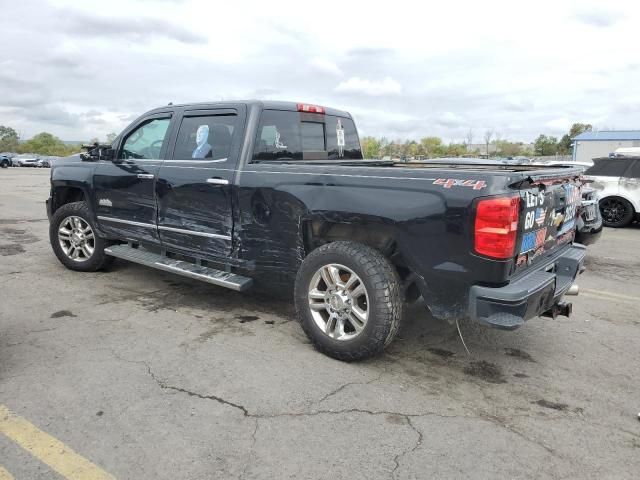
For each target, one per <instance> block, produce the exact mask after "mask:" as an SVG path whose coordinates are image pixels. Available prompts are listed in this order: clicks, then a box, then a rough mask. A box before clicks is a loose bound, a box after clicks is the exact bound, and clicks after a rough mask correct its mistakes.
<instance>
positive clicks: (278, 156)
mask: <svg viewBox="0 0 640 480" xmlns="http://www.w3.org/2000/svg"><path fill="white" fill-rule="evenodd" d="M253 159H254V160H341V159H345V160H353V159H362V149H361V148H360V141H359V140H358V133H357V131H356V127H355V125H354V124H353V120H351V119H350V118H345V117H337V116H334V115H322V114H316V113H300V112H291V111H281V110H264V111H263V112H262V117H261V118H260V125H259V126H258V135H257V138H256V146H255V149H254V152H253Z"/></svg>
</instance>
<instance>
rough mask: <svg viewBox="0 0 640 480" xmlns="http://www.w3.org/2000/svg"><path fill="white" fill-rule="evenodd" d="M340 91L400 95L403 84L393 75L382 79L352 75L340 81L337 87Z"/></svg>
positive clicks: (375, 95)
mask: <svg viewBox="0 0 640 480" xmlns="http://www.w3.org/2000/svg"><path fill="white" fill-rule="evenodd" d="M335 91H336V92H338V93H355V94H360V95H369V96H372V97H377V96H381V95H398V94H400V93H402V85H400V84H399V83H398V82H396V81H395V80H394V79H393V78H391V77H385V78H383V79H382V80H377V81H376V80H368V79H366V78H360V77H351V78H350V79H349V80H346V81H344V82H340V83H339V84H338V86H337V87H336V88H335Z"/></svg>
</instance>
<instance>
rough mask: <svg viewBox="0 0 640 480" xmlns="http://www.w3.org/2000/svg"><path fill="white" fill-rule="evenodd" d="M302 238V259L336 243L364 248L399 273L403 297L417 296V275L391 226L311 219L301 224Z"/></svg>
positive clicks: (418, 292) (418, 291) (411, 297)
mask: <svg viewBox="0 0 640 480" xmlns="http://www.w3.org/2000/svg"><path fill="white" fill-rule="evenodd" d="M302 237H303V238H302V240H303V245H304V252H305V253H304V255H305V257H306V256H307V255H308V254H309V253H311V252H312V251H313V250H315V249H317V248H318V247H320V246H322V245H325V244H327V243H332V242H337V241H349V242H357V243H361V244H363V245H367V246H368V247H371V248H373V249H375V250H377V251H379V252H380V253H382V254H383V255H384V256H385V257H387V258H388V259H389V261H390V262H391V264H392V265H393V266H394V268H395V269H396V271H397V272H398V275H399V277H400V279H401V281H402V283H403V287H404V290H405V295H406V296H407V297H408V298H409V299H413V298H417V297H418V296H419V295H420V290H419V287H418V284H417V282H416V281H417V276H416V274H415V273H414V270H413V269H412V268H411V266H410V265H409V264H408V262H407V259H406V258H405V256H404V255H403V254H402V251H401V247H400V244H399V242H398V240H397V232H396V230H395V228H394V226H393V225H392V224H385V223H375V222H362V221H360V222H347V221H336V220H331V219H327V218H311V219H307V220H305V221H304V222H303V223H302Z"/></svg>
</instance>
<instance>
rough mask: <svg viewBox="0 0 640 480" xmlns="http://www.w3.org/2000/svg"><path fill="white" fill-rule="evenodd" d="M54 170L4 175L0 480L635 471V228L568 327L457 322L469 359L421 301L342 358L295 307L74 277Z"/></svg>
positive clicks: (124, 276) (176, 285)
mask: <svg viewBox="0 0 640 480" xmlns="http://www.w3.org/2000/svg"><path fill="white" fill-rule="evenodd" d="M49 173H50V172H49V170H37V169H7V170H2V171H0V432H1V433H3V435H0V478H11V477H3V475H4V474H3V469H6V472H10V474H9V473H6V475H12V476H13V477H15V478H16V479H45V478H46V479H48V478H65V477H66V478H110V476H113V477H114V478H120V479H178V478H185V479H205V478H207V479H209V478H221V479H226V478H245V479H251V478H264V479H271V478H296V479H305V478H309V479H319V478H327V479H329V478H330V479H339V478H348V479H359V478H362V479H373V478H391V479H417V478H443V477H447V478H580V479H587V478H593V479H596V478H597V479H602V478H611V479H624V478H629V479H631V478H637V476H638V471H640V421H638V420H639V418H638V412H640V387H639V382H638V374H639V373H640V352H639V348H638V345H639V343H638V339H639V338H640V337H639V334H640V315H639V308H638V301H640V257H639V255H638V245H639V241H640V227H639V226H638V225H637V224H636V225H634V226H632V227H630V228H626V229H620V230H611V229H608V230H606V231H605V232H604V233H603V235H602V237H601V239H600V242H599V243H598V244H596V245H595V246H593V247H590V250H589V252H590V253H589V257H588V261H587V266H588V270H587V272H586V273H585V274H583V275H582V276H581V277H580V278H579V280H578V282H577V283H578V284H579V285H580V289H581V293H580V295H579V296H578V297H573V299H572V300H571V301H573V304H574V305H573V306H574V315H573V316H572V317H571V318H570V319H567V318H563V317H559V318H558V319H556V320H552V319H548V318H546V319H534V320H531V321H530V322H529V323H528V324H527V325H525V326H524V327H523V328H521V329H520V330H518V331H515V332H502V331H496V330H488V329H485V328H482V327H479V326H477V325H470V324H466V323H462V324H461V328H462V333H463V335H464V338H465V341H466V343H467V346H468V347H469V350H470V352H471V353H470V355H467V353H466V352H465V349H464V347H463V345H462V343H461V342H460V339H459V337H458V333H457V330H456V327H455V325H453V326H452V325H449V324H447V323H441V322H438V321H436V320H434V319H433V318H432V317H431V316H430V315H429V314H428V313H427V312H426V310H425V309H424V307H423V306H422V305H421V304H420V303H419V302H418V303H416V304H414V305H412V306H411V307H410V308H409V310H408V312H407V315H406V318H405V322H404V324H403V326H402V327H401V331H400V334H399V336H398V338H397V339H396V341H395V342H394V343H393V344H392V346H391V347H390V348H389V349H388V351H387V352H386V353H385V354H384V355H383V356H382V357H379V358H376V359H374V360H370V361H366V362H361V363H351V364H348V363H341V362H338V361H335V360H332V359H330V358H328V357H325V356H323V355H321V354H319V353H317V352H315V351H314V350H313V348H312V347H311V345H310V344H309V342H308V340H307V338H306V336H305V335H304V333H303V332H302V329H301V328H300V327H299V325H298V324H297V322H296V320H295V316H294V312H293V308H292V305H291V304H290V303H289V302H286V301H282V300H279V301H275V300H273V299H271V298H268V297H265V296H261V295H258V294H251V293H250V294H238V293H235V292H232V291H229V290H225V289H222V288H217V287H214V286H211V285H206V284H201V283H199V282H196V281H191V280H187V279H184V278H181V277H176V276H172V275H170V274H165V273H161V272H157V271H154V270H150V269H147V268H145V267H142V266H139V265H134V264H127V263H125V262H116V263H115V264H114V265H113V266H112V267H111V268H110V269H109V270H108V271H105V272H99V273H92V274H82V273H77V272H71V271H69V270H66V269H65V268H64V267H63V266H62V265H61V264H60V263H59V262H58V261H57V259H56V258H55V257H54V255H53V254H52V252H51V249H50V246H49V241H48V222H47V219H46V213H45V207H44V201H45V199H46V197H47V195H48V180H49Z"/></svg>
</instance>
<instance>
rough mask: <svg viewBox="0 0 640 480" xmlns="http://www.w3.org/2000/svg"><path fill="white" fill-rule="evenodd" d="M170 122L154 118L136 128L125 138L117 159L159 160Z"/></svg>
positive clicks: (165, 119) (167, 119) (166, 119)
mask: <svg viewBox="0 0 640 480" xmlns="http://www.w3.org/2000/svg"><path fill="white" fill-rule="evenodd" d="M170 121H171V119H169V118H156V119H153V120H149V121H147V122H145V123H144V124H142V125H141V126H140V127H138V128H136V129H135V130H134V131H133V132H131V133H130V134H129V135H128V136H127V138H126V140H125V141H124V144H123V146H122V149H121V150H120V154H119V155H118V158H120V159H129V158H145V159H156V158H160V151H161V150H162V146H163V145H164V142H165V140H166V137H167V129H168V128H169V122H170Z"/></svg>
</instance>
